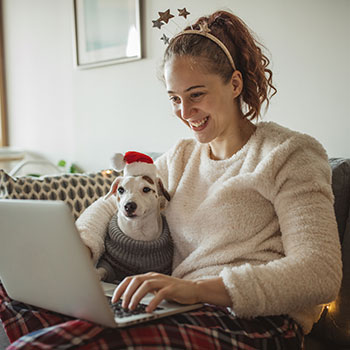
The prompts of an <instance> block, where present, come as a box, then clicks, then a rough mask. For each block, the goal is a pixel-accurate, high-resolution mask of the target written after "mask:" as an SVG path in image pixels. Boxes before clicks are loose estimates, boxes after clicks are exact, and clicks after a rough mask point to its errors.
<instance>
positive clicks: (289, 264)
mask: <svg viewBox="0 0 350 350" xmlns="http://www.w3.org/2000/svg"><path fill="white" fill-rule="evenodd" d="M155 164H156V166H157V170H158V173H159V175H160V177H161V178H162V180H163V183H164V186H165V187H166V188H167V190H168V192H169V194H170V196H171V201H170V202H169V205H168V207H167V209H166V211H165V212H164V214H165V215H166V218H167V221H168V224H169V227H170V230H171V236H172V239H173V241H174V259H173V272H172V275H173V276H175V277H178V278H184V279H192V280H195V279H204V278H217V277H219V276H220V277H221V278H222V280H223V283H224V285H225V287H226V290H227V292H228V293H229V295H230V297H231V301H232V304H231V308H232V311H233V312H234V314H235V315H237V316H238V317H241V318H251V317H258V316H266V315H282V314H287V315H289V316H291V317H292V318H293V319H294V320H296V321H297V322H298V323H299V324H300V325H301V326H302V328H303V331H304V332H305V333H308V332H309V331H310V330H311V328H312V325H313V323H314V322H315V321H317V319H318V318H319V315H320V313H321V311H322V305H321V304H324V303H328V302H330V301H331V300H333V299H335V297H336V296H337V294H338V291H339V288H340V283H341V278H342V263H341V251H340V243H339V237H338V232H337V224H336V219H335V214H334V208H333V200H334V197H333V192H332V187H331V169H330V166H329V163H328V156H327V153H326V152H325V150H324V148H323V147H322V145H320V143H319V142H318V141H317V140H315V139H314V138H312V137H310V136H308V135H305V134H301V133H299V132H296V131H292V130H289V129H287V128H284V127H282V126H280V125H278V124H276V123H272V122H260V123H257V129H256V131H255V133H254V134H253V135H252V136H251V137H250V139H249V141H248V142H247V143H246V144H245V145H244V146H243V147H242V148H241V149H240V150H239V151H238V152H237V153H235V154H234V155H233V156H232V157H231V158H229V159H224V160H213V159H211V158H210V148H209V145H208V144H201V143H199V142H197V141H196V140H194V139H184V140H180V141H179V142H178V143H177V144H176V145H175V146H174V147H173V148H172V149H170V150H169V151H168V152H166V153H165V154H163V155H162V156H161V157H160V158H158V159H157V161H156V163H155ZM115 206H116V204H115V200H107V201H103V200H98V201H96V202H95V203H94V204H92V205H91V206H90V207H89V208H87V211H86V213H83V214H82V216H80V218H79V219H78V228H79V231H80V232H81V235H82V237H86V238H88V237H91V232H93V234H94V237H96V235H97V236H98V235H99V232H103V230H104V229H105V225H107V223H108V222H109V219H110V216H109V215H111V214H110V213H111V212H112V211H113V209H114V208H115ZM89 235H90V236H89ZM90 246H91V247H93V248H92V251H94V252H96V256H97V255H98V253H99V252H100V251H101V242H100V241H99V242H97V241H96V240H95V243H94V244H90Z"/></svg>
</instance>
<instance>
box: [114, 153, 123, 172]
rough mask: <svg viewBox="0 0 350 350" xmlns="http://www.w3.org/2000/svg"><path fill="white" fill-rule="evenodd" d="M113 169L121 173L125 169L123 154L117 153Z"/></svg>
mask: <svg viewBox="0 0 350 350" xmlns="http://www.w3.org/2000/svg"><path fill="white" fill-rule="evenodd" d="M111 163H112V167H113V168H114V169H116V170H118V171H121V170H123V169H124V167H125V164H126V163H125V161H124V155H123V154H122V153H115V154H114V156H113V157H112V159H111Z"/></svg>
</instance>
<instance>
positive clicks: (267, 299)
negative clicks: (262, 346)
mask: <svg viewBox="0 0 350 350" xmlns="http://www.w3.org/2000/svg"><path fill="white" fill-rule="evenodd" d="M312 140H313V139H312ZM312 140H311V141H310V139H307V140H306V141H305V142H303V141H300V140H290V142H289V144H287V145H282V146H281V147H279V149H278V152H277V153H276V154H275V155H274V156H271V159H269V160H268V161H267V162H266V163H269V164H268V165H266V166H267V168H268V169H269V171H266V178H265V180H266V182H267V183H270V193H271V201H272V202H273V205H274V208H275V212H276V216H277V218H278V221H279V225H280V232H281V236H282V243H283V248H284V254H285V256H284V257H282V258H281V259H277V260H273V261H271V262H269V263H267V264H264V265H251V264H244V265H241V266H238V267H234V268H224V269H223V271H222V272H221V277H222V278H223V281H224V284H225V286H226V288H227V290H228V292H229V294H230V296H231V298H232V308H233V310H234V312H235V313H236V314H237V315H238V316H240V317H255V316H258V315H260V316H264V315H276V314H290V313H293V312H298V311H302V310H304V309H307V308H310V307H311V306H316V305H319V304H322V303H327V302H330V301H332V300H334V299H335V297H336V296H337V293H338V291H339V288H340V283H341V277H342V270H341V266H342V263H341V253H340V243H339V238H338V232H337V225H336V220H335V214H334V209H333V192H332V188H331V170H330V167H329V164H328V158H327V156H326V154H325V151H324V150H323V148H322V146H321V145H319V144H318V143H317V142H316V141H312ZM293 143H294V145H295V144H298V143H299V146H298V147H295V146H292V145H293Z"/></svg>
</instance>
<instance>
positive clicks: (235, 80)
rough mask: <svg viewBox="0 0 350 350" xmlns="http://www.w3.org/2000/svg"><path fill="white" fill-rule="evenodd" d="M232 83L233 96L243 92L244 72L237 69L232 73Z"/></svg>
mask: <svg viewBox="0 0 350 350" xmlns="http://www.w3.org/2000/svg"><path fill="white" fill-rule="evenodd" d="M231 85H232V88H233V97H234V98H236V97H238V96H239V95H240V94H241V92H242V90H243V77H242V73H241V72H240V71H239V70H237V69H236V70H235V71H234V72H233V73H232V77H231Z"/></svg>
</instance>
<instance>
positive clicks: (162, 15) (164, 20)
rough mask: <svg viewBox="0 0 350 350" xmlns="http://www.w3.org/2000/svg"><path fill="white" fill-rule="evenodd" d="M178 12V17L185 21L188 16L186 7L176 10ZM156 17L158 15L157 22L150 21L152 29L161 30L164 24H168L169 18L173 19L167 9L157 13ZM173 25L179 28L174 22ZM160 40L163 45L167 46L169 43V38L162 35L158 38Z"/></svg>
mask: <svg viewBox="0 0 350 350" xmlns="http://www.w3.org/2000/svg"><path fill="white" fill-rule="evenodd" d="M178 11H179V14H178V16H179V17H184V18H185V19H187V16H188V15H189V14H190V13H189V12H188V11H187V9H186V7H184V8H183V9H178ZM158 15H159V18H158V19H157V20H154V21H152V23H153V28H158V29H163V28H162V26H163V25H164V24H168V23H169V20H170V19H171V18H174V17H175V16H174V15H173V14H171V13H170V9H168V10H166V11H164V12H158ZM174 24H176V25H177V27H179V25H178V24H177V23H176V22H174ZM172 36H173V34H172ZM160 40H163V42H164V44H165V45H168V44H169V42H170V38H169V37H168V36H167V35H165V34H163V36H162V37H161V38H160Z"/></svg>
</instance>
